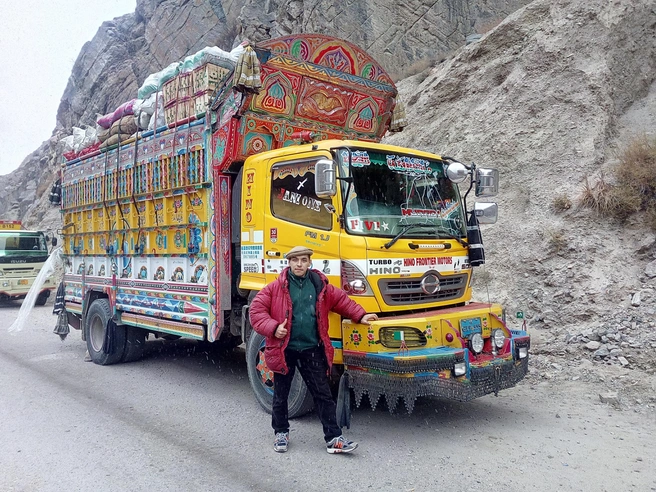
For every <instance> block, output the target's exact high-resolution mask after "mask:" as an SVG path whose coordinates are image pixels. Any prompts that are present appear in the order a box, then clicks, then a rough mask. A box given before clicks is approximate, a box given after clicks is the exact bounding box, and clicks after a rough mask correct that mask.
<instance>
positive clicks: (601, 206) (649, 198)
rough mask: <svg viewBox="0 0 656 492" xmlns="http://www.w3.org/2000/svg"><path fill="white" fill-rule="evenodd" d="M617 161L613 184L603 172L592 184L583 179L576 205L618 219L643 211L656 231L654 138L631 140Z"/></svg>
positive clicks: (644, 137) (655, 150)
mask: <svg viewBox="0 0 656 492" xmlns="http://www.w3.org/2000/svg"><path fill="white" fill-rule="evenodd" d="M618 160H619V164H618V165H616V166H615V167H614V168H613V183H611V182H610V181H608V180H607V179H606V177H605V176H604V175H603V174H602V175H601V176H600V177H599V179H598V180H597V182H596V183H594V184H591V183H590V181H589V179H588V178H587V177H586V178H585V180H584V183H583V190H582V192H581V196H580V197H579V204H580V205H581V206H582V207H586V208H590V209H593V210H595V211H596V212H597V213H599V214H600V215H602V216H604V217H613V218H616V219H619V220H624V219H626V218H627V217H629V216H630V215H632V214H634V213H636V212H643V213H644V218H645V220H646V222H647V223H648V225H649V227H651V228H652V229H654V230H656V139H653V138H652V139H648V138H647V137H646V136H642V137H639V138H636V139H634V140H633V141H631V142H630V143H629V144H628V145H627V147H626V148H625V149H624V150H623V151H622V152H621V153H620V155H619V156H618Z"/></svg>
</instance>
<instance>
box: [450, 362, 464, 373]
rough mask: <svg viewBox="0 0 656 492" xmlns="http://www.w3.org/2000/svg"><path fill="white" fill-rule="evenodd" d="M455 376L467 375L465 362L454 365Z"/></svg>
mask: <svg viewBox="0 0 656 492" xmlns="http://www.w3.org/2000/svg"><path fill="white" fill-rule="evenodd" d="M453 374H454V375H455V376H464V375H465V374H467V364H465V363H464V362H456V363H455V364H454V365H453Z"/></svg>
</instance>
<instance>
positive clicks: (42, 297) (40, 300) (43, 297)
mask: <svg viewBox="0 0 656 492" xmlns="http://www.w3.org/2000/svg"><path fill="white" fill-rule="evenodd" d="M48 297H50V291H49V290H46V291H45V292H41V293H40V294H39V296H38V297H37V298H36V301H34V305H35V306H45V305H46V302H47V301H48Z"/></svg>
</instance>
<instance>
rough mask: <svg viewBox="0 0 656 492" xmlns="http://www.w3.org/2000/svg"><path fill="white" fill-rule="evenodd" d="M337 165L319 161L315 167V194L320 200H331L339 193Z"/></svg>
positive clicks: (327, 161)
mask: <svg viewBox="0 0 656 492" xmlns="http://www.w3.org/2000/svg"><path fill="white" fill-rule="evenodd" d="M335 183H336V177H335V163H334V162H333V161H331V160H330V159H319V160H318V161H317V162H316V164H315V165H314V192H315V193H316V195H317V197H318V198H330V197H333V196H335V194H336V193H337V186H336V185H335Z"/></svg>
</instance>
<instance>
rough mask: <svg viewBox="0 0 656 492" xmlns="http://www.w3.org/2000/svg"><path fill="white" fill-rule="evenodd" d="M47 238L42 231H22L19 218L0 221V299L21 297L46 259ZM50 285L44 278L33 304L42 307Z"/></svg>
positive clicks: (51, 287) (50, 281) (49, 281)
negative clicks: (17, 219)
mask: <svg viewBox="0 0 656 492" xmlns="http://www.w3.org/2000/svg"><path fill="white" fill-rule="evenodd" d="M48 239H49V238H48V236H46V234H45V233H44V232H42V231H26V230H24V229H23V228H22V225H21V222H20V221H16V220H1V221H0V301H10V300H15V299H25V297H26V296H27V293H28V292H29V290H30V288H31V287H32V284H33V283H34V280H35V279H36V278H37V276H38V275H39V272H40V271H41V268H42V267H43V264H44V263H45V261H46V260H47V259H48ZM54 288H55V284H54V282H53V280H52V279H51V278H50V277H48V278H46V279H45V281H44V283H43V286H42V288H41V290H40V291H39V293H38V295H37V298H36V301H35V303H36V305H37V306H43V305H44V304H45V303H46V301H47V300H48V297H50V292H51V291H52V290H53V289H54Z"/></svg>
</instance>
